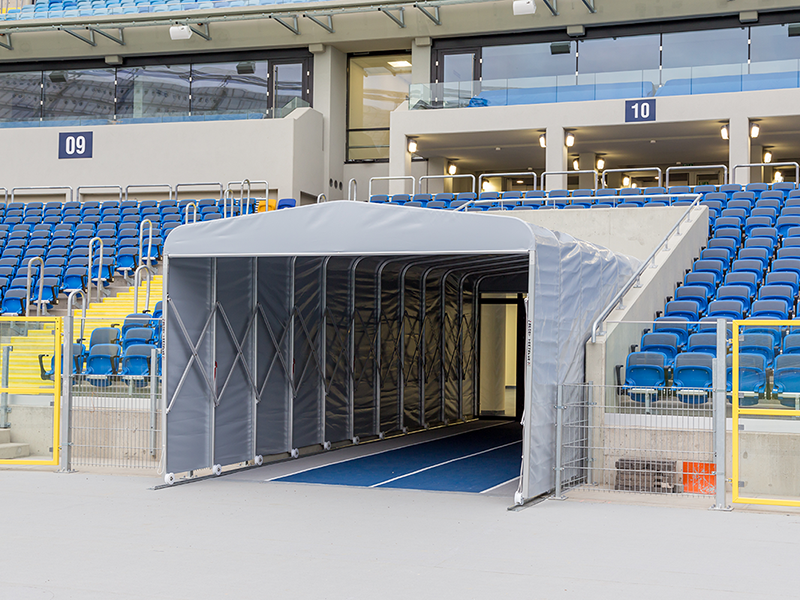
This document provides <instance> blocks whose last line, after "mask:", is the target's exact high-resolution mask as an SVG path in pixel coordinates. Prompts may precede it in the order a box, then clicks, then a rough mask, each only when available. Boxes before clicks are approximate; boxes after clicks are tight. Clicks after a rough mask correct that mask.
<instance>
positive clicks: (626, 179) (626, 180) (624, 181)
mask: <svg viewBox="0 0 800 600" xmlns="http://www.w3.org/2000/svg"><path fill="white" fill-rule="evenodd" d="M630 184H631V178H630V177H628V176H627V175H625V177H623V178H622V187H628V186H629V185H630Z"/></svg>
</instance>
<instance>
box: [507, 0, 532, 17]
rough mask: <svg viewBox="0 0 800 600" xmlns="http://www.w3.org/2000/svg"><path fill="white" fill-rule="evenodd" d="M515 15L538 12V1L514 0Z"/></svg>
mask: <svg viewBox="0 0 800 600" xmlns="http://www.w3.org/2000/svg"><path fill="white" fill-rule="evenodd" d="M511 7H512V10H513V11H514V16H515V17H519V16H521V15H532V14H534V13H535V12H536V2H535V1H534V0H514V4H512V6H511Z"/></svg>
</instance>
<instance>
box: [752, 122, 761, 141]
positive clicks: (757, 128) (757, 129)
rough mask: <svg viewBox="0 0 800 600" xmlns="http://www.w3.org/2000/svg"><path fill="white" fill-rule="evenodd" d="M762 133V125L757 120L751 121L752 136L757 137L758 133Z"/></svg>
mask: <svg viewBox="0 0 800 600" xmlns="http://www.w3.org/2000/svg"><path fill="white" fill-rule="evenodd" d="M759 133H761V127H760V126H759V124H758V123H756V122H755V121H751V122H750V137H751V138H753V139H756V138H757V137H758V134H759Z"/></svg>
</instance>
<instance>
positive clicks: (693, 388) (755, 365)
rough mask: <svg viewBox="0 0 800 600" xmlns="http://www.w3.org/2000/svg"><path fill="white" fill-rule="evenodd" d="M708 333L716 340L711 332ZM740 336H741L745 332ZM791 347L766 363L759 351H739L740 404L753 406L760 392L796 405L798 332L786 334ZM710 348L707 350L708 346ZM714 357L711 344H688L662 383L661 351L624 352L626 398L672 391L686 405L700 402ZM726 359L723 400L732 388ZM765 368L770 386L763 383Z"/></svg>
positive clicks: (799, 402) (799, 404) (799, 395)
mask: <svg viewBox="0 0 800 600" xmlns="http://www.w3.org/2000/svg"><path fill="white" fill-rule="evenodd" d="M695 335H710V337H711V338H713V339H716V336H715V335H714V334H695ZM745 337H746V336H745ZM790 337H791V338H794V339H792V340H791V344H792V345H791V346H790V348H791V349H792V351H789V352H787V351H784V353H783V354H781V355H779V356H777V357H775V359H774V364H773V365H772V367H769V366H768V364H767V359H766V358H765V357H764V356H763V354H761V353H760V352H747V351H746V349H740V352H739V355H738V356H739V382H738V388H739V392H740V393H741V394H742V397H741V398H740V399H739V405H740V406H754V405H755V404H758V398H759V396H760V395H764V396H767V395H769V396H771V397H774V398H777V399H778V401H779V402H780V403H781V404H782V405H784V406H787V407H790V408H794V409H800V352H798V351H797V346H795V344H797V343H798V339H797V338H800V334H796V333H795V334H790V335H788V336H787V338H790ZM712 350H713V351H712ZM715 356H716V346H715V345H712V346H707V347H706V348H705V349H704V348H703V347H702V345H701V344H698V346H697V347H696V348H694V349H691V350H689V351H687V352H683V353H681V354H679V355H678V356H676V357H675V365H674V367H673V368H672V382H671V384H670V383H669V382H668V376H667V374H668V372H669V369H668V367H667V365H666V364H665V360H664V355H663V354H662V353H660V352H647V351H643V352H632V353H631V354H629V355H628V358H627V361H626V364H625V372H626V377H627V381H626V386H625V389H626V391H627V393H628V395H629V397H630V398H631V399H632V400H634V401H636V402H645V403H647V402H649V403H653V402H657V401H658V400H661V399H663V398H664V397H665V396H667V397H668V395H669V394H674V395H675V396H676V397H677V398H678V400H680V401H682V402H685V403H687V404H704V403H705V402H707V401H708V399H709V395H710V392H711V388H712V385H713V373H712V360H713V359H714V357H715ZM725 364H726V378H727V383H726V389H727V392H728V401H729V402H730V401H731V391H732V389H733V355H731V354H727V355H726V356H725ZM769 373H771V375H772V377H771V382H772V385H771V387H770V386H769V384H768V381H769V380H770V378H769V377H768V374H769Z"/></svg>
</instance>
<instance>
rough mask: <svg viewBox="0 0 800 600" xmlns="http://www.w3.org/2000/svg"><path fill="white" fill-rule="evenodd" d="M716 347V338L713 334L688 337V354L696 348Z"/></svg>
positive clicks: (697, 334)
mask: <svg viewBox="0 0 800 600" xmlns="http://www.w3.org/2000/svg"><path fill="white" fill-rule="evenodd" d="M716 345H717V336H716V335H715V334H713V333H693V334H692V335H690V336H689V346H688V348H687V349H688V350H689V352H692V351H693V350H692V349H693V348H696V347H697V346H705V347H707V348H712V347H716Z"/></svg>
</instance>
